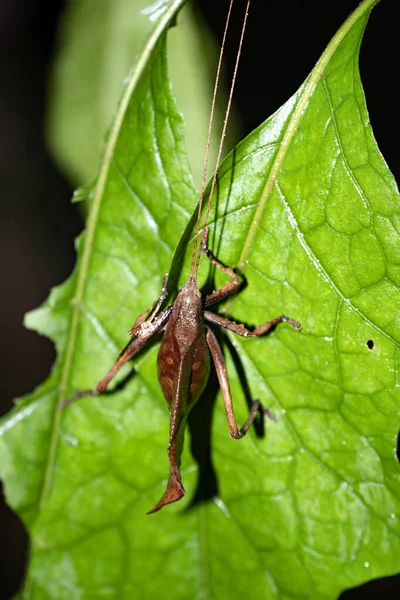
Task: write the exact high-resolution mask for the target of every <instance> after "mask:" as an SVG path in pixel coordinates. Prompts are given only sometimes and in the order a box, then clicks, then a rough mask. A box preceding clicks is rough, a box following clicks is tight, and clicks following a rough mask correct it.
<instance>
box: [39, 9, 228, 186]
mask: <svg viewBox="0 0 400 600" xmlns="http://www.w3.org/2000/svg"><path fill="white" fill-rule="evenodd" d="M148 4H149V0H118V2H115V1H113V0H102V2H100V3H93V2H92V0H80V1H79V2H76V1H74V0H70V2H69V5H68V7H67V10H66V11H65V14H64V15H63V18H62V19H61V26H60V31H59V35H58V52H57V56H56V59H55V62H54V65H53V70H52V77H51V87H50V93H49V99H48V109H49V110H48V122H47V134H48V135H47V137H48V144H49V146H50V149H51V151H52V154H53V156H54V157H55V159H56V161H57V163H58V164H59V166H60V168H61V169H62V170H63V171H64V172H65V173H66V174H67V175H68V177H69V178H70V179H71V180H72V181H73V182H74V184H75V185H76V184H79V185H80V184H82V183H84V182H86V181H91V180H92V179H93V178H94V177H95V175H96V173H97V170H98V166H99V159H100V156H101V153H102V152H103V148H104V136H105V132H106V130H107V128H108V127H109V124H110V121H111V118H112V116H113V115H114V114H115V107H116V104H117V101H118V99H119V98H120V96H121V86H122V85H123V82H124V83H126V75H127V74H128V73H129V70H130V68H131V65H132V59H133V57H135V56H136V55H138V54H139V53H140V51H141V49H142V46H143V42H144V40H145V39H146V37H147V35H148V34H149V32H150V31H151V27H152V24H151V20H150V18H149V17H152V18H154V17H155V16H157V9H155V11H154V12H153V13H151V14H147V13H148V11H146V7H147V5H148ZM156 6H157V3H156ZM160 6H161V7H162V6H163V3H161V4H160ZM168 62H169V71H170V72H171V79H172V83H173V89H174V95H175V96H176V97H177V99H178V102H179V107H180V110H181V111H182V112H183V114H184V117H185V129H186V148H187V152H188V156H189V161H190V164H191V167H192V171H193V174H194V176H195V178H196V181H200V178H201V173H202V168H203V159H204V148H205V144H206V136H207V127H208V119H209V113H210V106H211V98H212V87H213V83H214V82H213V80H214V77H215V68H216V67H215V66H216V63H217V49H216V47H215V44H214V42H213V40H212V39H211V36H210V35H209V34H208V32H207V30H206V28H205V26H204V25H203V24H202V23H201V21H200V19H199V16H198V15H195V14H194V11H193V8H192V5H191V4H189V5H188V6H185V7H184V9H183V11H182V13H180V15H179V18H178V21H177V27H174V28H172V30H171V32H170V35H169V40H168ZM224 108H225V99H224V98H221V102H220V103H218V104H217V112H216V118H217V122H216V127H214V134H213V135H214V145H215V147H216V146H217V143H218V139H217V135H218V133H217V132H218V131H220V130H221V127H222V126H221V123H222V115H223V112H222V111H224ZM234 129H235V126H234V120H232V119H231V120H230V131H228V144H229V143H230V144H231V146H233V145H234V142H233V140H234V139H235V138H236V135H235V132H234ZM215 158H216V154H215V151H213V149H212V155H211V160H210V164H214V163H215Z"/></svg>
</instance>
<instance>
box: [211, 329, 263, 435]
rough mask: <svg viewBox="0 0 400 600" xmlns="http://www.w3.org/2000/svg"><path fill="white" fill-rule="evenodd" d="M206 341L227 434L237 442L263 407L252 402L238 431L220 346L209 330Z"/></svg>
mask: <svg viewBox="0 0 400 600" xmlns="http://www.w3.org/2000/svg"><path fill="white" fill-rule="evenodd" d="M206 339H207V344H208V347H209V348H210V352H211V356H212V357H213V361H214V365H215V370H216V372H217V377H218V381H219V386H220V388H221V392H222V397H223V399H224V405H225V412H226V418H227V419H228V427H229V433H230V436H231V437H232V438H234V439H236V440H238V439H240V438H241V437H243V436H244V435H245V434H246V433H247V431H248V429H249V427H250V426H251V425H252V424H253V423H254V421H255V419H256V417H257V415H258V414H259V413H260V412H261V411H262V410H263V407H262V405H261V403H260V402H259V401H258V400H254V401H253V403H252V406H251V411H250V414H249V417H248V419H247V421H246V422H245V424H244V425H243V426H242V427H241V428H240V429H239V427H238V424H237V421H236V417H235V411H234V408H233V402H232V396H231V390H230V387H229V378H228V372H227V370H226V365H225V359H224V355H223V354H222V350H221V346H220V345H219V344H218V341H217V338H216V337H215V335H214V334H213V332H212V331H211V330H210V329H207V332H206Z"/></svg>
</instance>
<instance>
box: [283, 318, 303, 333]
mask: <svg viewBox="0 0 400 600" xmlns="http://www.w3.org/2000/svg"><path fill="white" fill-rule="evenodd" d="M282 321H284V322H285V323H290V325H293V327H294V328H295V329H296V330H297V331H300V330H301V323H299V322H298V321H295V320H294V319H291V318H290V317H282Z"/></svg>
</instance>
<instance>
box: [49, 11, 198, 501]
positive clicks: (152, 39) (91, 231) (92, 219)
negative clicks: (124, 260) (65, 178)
mask: <svg viewBox="0 0 400 600" xmlns="http://www.w3.org/2000/svg"><path fill="white" fill-rule="evenodd" d="M185 2H186V0H174V2H173V3H172V4H171V6H170V7H169V8H168V9H167V10H166V11H165V13H164V14H163V15H162V17H161V18H160V20H159V22H158V23H157V25H156V27H155V28H154V30H153V31H152V33H151V34H150V36H149V38H148V40H147V42H146V45H145V47H144V50H143V52H142V54H141V55H140V57H139V59H138V62H137V64H136V65H135V67H134V69H133V71H132V73H131V75H130V78H129V83H128V85H127V87H126V90H125V92H124V94H123V96H122V98H121V102H120V105H119V107H118V112H117V115H116V118H115V121H114V125H113V128H112V130H111V134H110V138H109V141H108V144H107V146H106V149H105V154H104V159H103V162H102V165H101V169H100V174H99V178H98V183H97V185H96V190H95V193H94V197H93V202H92V205H91V211H90V215H89V218H88V222H87V228H86V233H85V243H84V248H83V253H82V259H81V267H80V269H79V275H78V281H77V285H76V295H75V298H74V300H73V310H72V317H71V327H70V332H69V337H68V341H67V349H66V353H65V362H64V367H63V369H62V373H61V379H60V385H59V392H58V401H57V404H56V406H55V410H54V417H53V424H52V433H51V439H50V444H49V452H48V458H47V463H46V468H45V473H44V478H43V485H42V491H41V495H40V500H39V506H40V507H41V506H43V505H44V504H46V502H47V500H48V498H49V495H50V493H51V488H52V483H53V473H54V464H55V459H56V454H57V447H58V437H59V430H60V424H61V412H62V411H61V410H60V409H59V408H58V406H57V405H58V402H59V401H60V400H62V399H64V397H65V393H66V389H67V382H68V380H69V376H70V372H71V368H72V362H73V355H74V349H75V342H76V336H77V330H78V324H79V317H80V310H81V304H82V299H83V295H84V290H85V285H86V281H87V276H88V271H89V264H90V258H91V252H92V248H93V239H94V235H95V231H96V225H97V221H98V215H99V211H100V206H101V201H102V199H103V192H104V188H105V184H106V180H107V175H108V170H109V167H110V164H111V161H112V157H113V153H114V149H115V146H116V143H117V140H118V136H119V132H120V129H121V126H122V124H123V120H124V116H125V113H126V111H127V108H128V105H129V102H130V99H131V97H132V94H133V91H134V89H135V87H136V85H137V83H138V81H139V79H140V77H141V75H142V74H143V72H144V69H145V67H146V65H147V63H148V61H149V59H150V57H151V53H152V51H153V50H154V47H155V45H156V44H157V42H158V40H159V39H160V37H161V35H162V33H163V32H164V31H165V30H166V29H167V27H168V24H169V22H170V21H171V20H172V19H173V18H174V16H175V14H176V13H177V12H178V10H179V9H180V8H181V6H183V4H185Z"/></svg>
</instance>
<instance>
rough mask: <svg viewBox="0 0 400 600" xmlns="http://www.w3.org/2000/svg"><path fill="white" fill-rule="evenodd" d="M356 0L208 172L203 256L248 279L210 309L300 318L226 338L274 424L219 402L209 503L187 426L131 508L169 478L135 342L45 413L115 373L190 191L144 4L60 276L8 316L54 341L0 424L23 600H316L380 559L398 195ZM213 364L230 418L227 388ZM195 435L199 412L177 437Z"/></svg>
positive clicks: (386, 511)
mask: <svg viewBox="0 0 400 600" xmlns="http://www.w3.org/2000/svg"><path fill="white" fill-rule="evenodd" d="M180 4H181V3H180V2H177V1H175V2H171V3H170V4H169V5H168V9H167V10H170V11H171V13H168V15H167V16H168V17H169V16H171V15H172V13H173V11H174V10H176V9H177V8H178V7H179V5H180ZM374 4H375V2H374V1H372V0H367V1H364V2H363V3H362V4H361V5H360V7H359V8H358V9H357V11H356V12H355V13H353V15H352V16H351V17H350V18H349V19H348V20H347V21H346V23H345V24H344V26H343V27H342V28H341V30H340V31H339V32H338V34H337V35H336V36H335V38H334V39H333V41H332V42H331V43H330V45H329V46H328V48H327V50H326V51H325V52H324V54H323V55H322V57H321V59H320V61H319V63H318V64H317V66H316V67H315V69H314V71H313V72H312V73H311V74H310V76H309V78H308V80H307V81H306V82H305V84H304V85H303V86H302V88H301V89H300V90H299V91H298V92H297V93H296V94H295V95H294V96H293V97H292V98H291V99H290V100H289V101H288V102H287V103H286V104H285V105H284V106H283V107H282V108H281V109H280V110H279V111H278V112H277V113H276V114H275V115H273V116H272V117H271V118H270V119H269V120H268V121H267V122H266V123H265V124H263V125H262V126H261V127H260V128H258V129H257V130H256V131H254V132H253V133H252V134H251V135H250V136H249V137H248V138H247V139H246V140H244V141H243V142H242V143H241V144H240V145H239V146H238V147H237V148H236V150H235V151H234V152H233V153H232V154H231V155H230V156H229V157H228V158H227V160H226V161H225V162H224V163H223V165H222V166H221V169H220V173H219V186H218V202H216V204H215V207H216V210H215V212H214V213H213V214H212V223H213V224H212V226H211V230H212V233H213V236H212V237H213V247H214V251H215V253H216V254H217V255H218V257H219V258H220V259H221V260H223V261H224V262H225V263H227V264H229V265H237V267H238V268H239V269H240V270H241V271H242V273H243V274H244V276H245V278H246V282H247V286H246V287H245V289H244V290H243V291H242V292H241V293H240V294H239V295H238V296H237V297H236V298H235V299H234V300H233V301H231V302H230V303H228V304H227V306H226V307H225V309H226V311H227V312H228V313H230V314H231V315H232V317H234V318H235V319H236V320H243V321H245V322H246V323H248V324H250V325H253V324H259V323H261V322H262V321H265V320H266V319H268V318H272V317H274V316H276V315H278V314H288V315H290V316H291V317H293V318H296V319H298V320H299V321H301V323H302V326H303V330H302V332H301V333H297V332H295V331H293V330H292V329H291V328H290V327H289V326H287V325H281V326H280V327H279V328H277V329H276V330H275V331H274V332H273V333H272V334H271V335H269V336H267V337H265V338H263V339H259V340H242V339H238V338H234V337H233V336H232V337H230V339H231V345H232V348H233V350H232V348H231V350H232V352H233V353H235V350H236V353H237V355H238V356H239V357H240V360H241V363H242V366H243V371H244V373H245V375H246V380H247V383H248V385H249V388H250V392H251V395H252V397H254V398H260V399H262V400H263V402H264V403H266V404H267V405H268V406H269V408H270V409H271V410H272V411H273V412H274V414H275V415H276V417H277V422H276V423H273V422H267V423H266V431H265V435H264V436H263V437H258V436H257V435H256V432H255V431H251V432H250V433H249V434H248V436H246V438H244V439H243V440H241V441H235V440H231V439H230V438H229V435H228V430H227V426H226V419H225V416H224V412H223V407H222V402H221V399H220V397H219V396H218V397H217V400H216V405H215V409H214V413H213V418H212V442H211V451H212V456H213V462H214V467H215V473H216V477H217V486H216V489H215V490H214V491H215V496H214V497H213V498H212V499H209V500H208V501H207V502H204V503H198V504H196V505H195V506H194V507H192V508H190V509H189V510H185V508H186V507H188V506H189V504H190V500H191V498H193V496H194V494H195V490H196V478H197V468H196V466H195V462H194V460H193V459H192V457H191V455H190V453H189V452H188V436H187V441H186V450H185V452H184V455H183V465H182V474H183V480H184V484H185V487H186V490H187V495H186V497H185V499H184V500H183V501H181V502H180V503H178V504H176V505H174V506H171V507H167V508H165V509H163V510H162V511H161V512H160V513H157V514H156V515H153V516H145V512H146V511H147V510H148V509H149V508H151V506H152V505H153V504H154V503H155V501H156V500H157V499H158V498H159V497H160V496H161V494H162V492H163V490H164V487H165V481H166V478H167V474H168V460H167V456H166V444H167V440H168V414H167V409H166V405H165V402H164V399H163V398H162V395H161V392H160V389H159V386H158V382H157V379H156V369H155V358H156V352H157V345H156V344H155V345H152V346H151V347H150V348H149V349H148V350H147V351H146V352H144V353H142V354H141V355H140V357H138V360H136V361H135V363H134V374H133V376H132V377H130V378H128V380H127V381H126V382H124V385H122V386H121V389H118V391H116V392H115V393H111V394H109V395H107V396H104V397H101V398H96V399H83V400H81V401H80V402H79V403H76V404H75V405H73V406H70V407H69V408H68V409H66V410H65V411H63V412H61V411H58V410H57V408H56V404H57V401H58V400H60V399H61V398H64V397H65V396H67V395H68V394H70V393H71V392H72V391H74V390H75V389H79V388H85V387H90V386H92V385H93V384H94V383H95V382H96V381H97V380H98V379H99V378H100V377H101V376H102V375H103V373H104V372H105V371H106V369H107V368H108V367H109V366H110V364H111V363H112V362H113V360H114V359H115V357H116V355H117V352H118V350H119V349H120V348H122V347H123V345H124V343H125V342H126V340H127V338H126V336H125V331H127V330H128V329H129V328H130V327H131V326H132V324H133V322H134V320H135V318H136V316H137V315H138V314H139V313H140V312H142V311H143V310H145V309H146V308H147V307H148V306H150V305H151V304H152V303H153V301H154V300H155V299H156V298H157V296H158V293H159V288H160V285H161V278H162V275H163V273H164V272H166V271H168V269H169V268H170V262H171V258H172V254H173V251H174V248H175V245H176V244H177V242H178V240H179V238H180V236H181V234H182V231H183V230H184V228H185V225H186V223H187V222H188V219H189V215H190V212H191V211H192V209H193V207H194V205H195V203H196V191H195V189H194V186H193V183H192V179H191V176H190V174H189V171H188V168H187V166H186V165H187V163H186V161H185V158H184V154H183V142H182V138H181V136H182V122H181V119H180V117H179V114H178V112H177V109H176V106H175V104H174V101H173V98H172V96H171V93H170V89H169V85H168V82H167V79H166V75H165V73H166V71H165V69H166V64H165V52H164V43H165V39H164V37H163V35H161V38H160V41H159V42H157V43H156V44H155V40H156V37H157V32H161V30H162V29H163V27H164V26H165V25H166V23H167V21H168V19H167V16H166V14H164V17H163V18H164V23H159V25H158V30H156V33H155V34H154V35H153V37H152V38H151V43H150V44H149V45H148V47H147V49H148V52H147V54H145V55H143V57H142V59H141V62H140V63H139V64H138V65H137V67H136V71H135V72H134V73H133V75H132V78H131V80H130V81H131V84H132V87H131V91H132V92H133V93H132V96H130V95H129V96H128V97H126V100H127V102H126V107H125V108H126V110H125V111H123V112H121V107H120V112H119V113H118V114H119V117H118V116H117V120H116V122H115V124H114V129H113V131H112V133H111V135H110V142H109V144H114V146H110V145H109V147H108V152H107V153H106V159H105V163H104V164H103V169H102V172H101V174H100V178H99V182H98V184H97V188H96V190H95V193H94V197H93V200H92V213H91V216H90V219H89V224H88V229H87V232H86V235H85V237H83V238H82V239H81V240H80V241H79V243H78V245H79V248H80V259H79V263H78V265H77V269H76V271H75V273H74V275H73V276H72V277H71V279H70V280H69V281H67V282H66V283H65V284H64V285H63V286H62V287H60V288H57V289H56V290H54V291H53V292H52V294H51V296H50V298H49V301H48V302H47V303H46V304H45V305H44V306H43V307H42V308H41V309H39V310H37V311H36V312H35V313H33V314H32V315H31V316H30V317H29V318H28V325H29V326H31V327H35V328H36V329H38V330H39V331H40V332H41V333H43V334H46V335H49V336H51V337H52V339H54V340H55V342H56V344H57V349H58V353H59V357H58V361H57V364H56V365H55V367H54V370H53V373H52V375H51V377H50V379H49V380H48V381H47V382H46V383H45V384H44V385H43V386H42V387H41V388H39V389H38V390H36V392H34V394H33V395H32V396H31V397H30V398H27V399H25V400H24V401H23V402H22V403H20V404H19V406H18V407H17V408H16V409H15V411H14V412H13V413H12V414H10V415H9V416H8V417H6V418H5V419H4V420H3V422H2V424H1V426H0V459H1V461H0V464H1V473H2V477H3V479H4V481H5V486H6V493H7V498H8V501H9V503H10V505H11V506H13V508H14V509H15V510H16V511H17V512H18V513H19V514H20V515H21V516H22V518H23V520H24V522H25V524H26V526H27V528H28V529H29V531H30V532H31V536H32V547H31V558H30V564H29V570H28V575H27V580H26V585H25V588H24V591H23V593H22V596H21V597H24V598H34V599H40V600H42V599H43V598H49V599H57V600H58V599H61V600H63V599H64V598H65V599H67V598H68V599H71V598H72V599H75V598H77V599H78V598H79V599H84V600H88V599H95V598H96V599H97V598H115V599H117V598H118V599H120V598H126V599H130V598H132V597H135V594H136V593H137V590H140V591H141V597H143V598H170V597H171V593H172V592H171V591H172V590H173V596H174V598H179V599H186V598H188V597H195V598H202V597H206V598H241V599H245V598H252V599H254V598H257V599H258V598H263V599H264V598H268V599H269V598H279V599H287V598H299V597H303V598H313V599H316V598H336V597H337V596H338V594H339V593H340V591H341V590H343V589H345V588H348V587H351V586H354V585H357V584H359V583H361V582H363V581H366V580H367V579H370V578H372V577H378V576H383V575H385V574H390V573H395V572H396V571H397V570H398V556H399V551H400V543H399V533H400V531H399V529H400V528H399V519H398V516H399V510H400V507H399V502H400V476H399V465H398V461H397V459H396V456H395V447H396V436H397V433H398V430H399V425H400V418H399V405H400V394H399V391H398V390H399V388H398V347H399V341H400V320H399V317H398V315H399V306H398V305H399V303H400V301H399V298H400V296H399V283H400V272H399V269H398V263H399V257H398V253H399V250H398V248H399V247H400V245H399V234H398V229H399V218H398V206H399V196H398V190H397V187H396V184H395V182H394V180H393V177H392V175H391V174H390V172H389V170H388V168H387V166H386V164H385V162H384V160H383V158H382V156H381V155H380V153H379V150H378V148H377V145H376V142H375V140H374V138H373V135H372V131H371V126H370V124H369V120H368V114H367V111H366V107H365V99H364V95H363V91H362V87H361V82H360V79H359V74H358V51H359V46H360V43H361V39H362V34H363V31H364V28H365V25H366V22H367V19H368V16H369V12H370V10H371V8H372V7H373V6H374ZM153 43H154V44H155V45H154V47H153ZM121 106H123V103H122V104H121ZM215 225H216V227H215ZM175 262H176V263H177V261H175ZM178 266H179V265H177V264H175V267H176V268H177V267H178ZM205 268H206V265H203V267H202V269H203V270H204V269H205ZM185 274H187V271H185V270H184V271H183V273H182V278H184V276H185ZM217 280H218V281H219V279H218V278H217ZM226 354H227V358H228V369H229V373H230V376H231V381H232V392H233V396H234V398H235V407H236V410H237V414H238V419H239V421H240V422H243V421H244V420H245V418H246V415H247V407H246V403H245V400H244V390H245V386H244V385H243V377H242V381H239V377H238V374H237V370H236V369H235V366H234V364H233V361H232V360H231V359H229V356H230V352H229V351H227V353H226ZM128 372H129V369H127V371H126V373H128ZM208 401H209V398H205V399H203V406H205V405H206V404H207V402H208ZM201 402H202V401H200V403H201ZM199 406H201V405H200V404H199ZM199 415H200V416H199V419H200V417H201V413H199ZM210 425H211V424H210V422H209V421H207V420H205V421H204V423H202V422H201V420H198V421H197V429H196V427H195V426H194V428H193V436H192V443H193V445H194V446H195V445H196V444H195V443H196V441H197V443H199V444H200V446H201V443H202V440H203V441H204V439H205V440H206V438H207V431H208V428H209V427H210ZM203 450H204V449H203ZM209 466H210V465H208V467H209ZM208 475H209V476H210V473H208ZM202 481H203V483H204V480H202ZM211 489H212V487H211Z"/></svg>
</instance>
